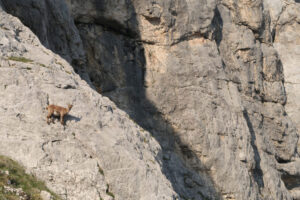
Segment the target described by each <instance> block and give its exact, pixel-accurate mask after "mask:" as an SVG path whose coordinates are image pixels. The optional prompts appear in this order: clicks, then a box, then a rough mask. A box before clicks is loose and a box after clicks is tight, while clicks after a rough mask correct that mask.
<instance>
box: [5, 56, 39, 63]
mask: <svg viewBox="0 0 300 200" xmlns="http://www.w3.org/2000/svg"><path fill="white" fill-rule="evenodd" d="M8 59H9V60H13V61H17V62H23V63H31V62H33V60H30V59H28V58H24V57H16V56H11V57H9V58H8Z"/></svg>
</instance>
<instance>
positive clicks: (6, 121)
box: [0, 11, 177, 200]
mask: <svg viewBox="0 0 300 200" xmlns="http://www.w3.org/2000/svg"><path fill="white" fill-rule="evenodd" d="M0 19H1V22H0V45H1V47H0V71H1V72H0V73H1V78H0V85H1V86H0V111H1V117H0V127H1V129H0V154H4V155H7V156H9V157H11V158H14V159H15V160H17V161H19V162H20V163H21V164H23V165H24V166H25V167H26V168H27V170H28V171H29V172H31V173H33V174H35V175H37V176H38V177H39V178H41V179H43V180H44V181H46V183H47V185H48V186H49V188H51V189H52V190H53V191H55V192H56V193H57V194H59V195H60V196H61V197H62V199H87V200H88V199H114V197H115V198H116V199H149V200H150V199H151V200H152V199H173V198H176V196H177V194H176V193H175V192H174V191H173V189H172V186H171V183H170V182H169V181H168V180H167V179H166V177H165V175H164V174H163V173H162V171H161V164H160V163H161V162H162V157H161V156H160V152H161V148H160V146H159V144H158V143H157V142H156V141H155V140H154V138H153V137H152V136H151V135H150V134H149V133H148V132H146V131H145V130H143V129H142V128H140V127H139V126H138V125H136V124H135V123H134V122H133V121H132V120H130V119H129V117H128V115H127V114H126V113H125V112H123V111H121V110H119V109H117V108H116V106H115V105H114V104H113V103H112V102H111V101H109V100H108V98H107V97H102V96H101V95H100V94H98V93H97V92H96V91H94V90H93V89H91V88H90V87H89V85H88V84H87V83H85V82H84V81H82V80H81V79H80V78H79V76H78V75H76V74H75V73H74V71H73V69H72V67H71V66H70V65H69V64H68V63H67V62H66V61H65V60H63V59H62V58H61V57H59V56H58V55H56V54H54V53H53V52H51V51H50V50H48V49H46V48H45V47H43V46H42V45H41V44H40V42H39V40H38V39H37V37H36V36H35V35H34V34H33V33H32V32H31V31H30V30H29V29H28V28H26V27H25V26H24V25H22V24H21V23H20V21H19V20H18V19H17V18H15V17H12V16H11V15H8V14H6V13H5V12H3V11H0ZM47 103H50V104H52V103H54V104H58V105H66V104H67V103H72V104H73V105H74V107H73V108H72V110H71V112H70V115H69V116H68V117H66V126H65V127H63V126H61V125H60V123H55V124H51V125H47V123H46V115H47V112H46V109H45V107H46V105H47ZM57 122H58V121H57Z"/></svg>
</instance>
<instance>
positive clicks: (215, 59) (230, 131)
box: [2, 0, 300, 200]
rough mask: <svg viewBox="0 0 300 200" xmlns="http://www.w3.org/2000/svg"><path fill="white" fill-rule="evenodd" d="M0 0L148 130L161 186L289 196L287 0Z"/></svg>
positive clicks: (293, 155)
mask: <svg viewBox="0 0 300 200" xmlns="http://www.w3.org/2000/svg"><path fill="white" fill-rule="evenodd" d="M2 2H3V5H4V7H5V9H6V11H7V12H9V13H12V14H13V15H15V16H18V17H19V18H20V19H21V20H22V21H23V22H24V24H26V25H27V26H29V27H30V28H31V29H32V30H33V31H34V32H35V34H37V36H38V37H39V38H40V40H41V42H42V43H43V44H44V45H45V46H46V47H49V48H51V49H52V50H53V51H55V52H57V53H58V54H60V55H62V56H63V57H64V58H66V59H67V60H68V61H69V62H71V63H73V66H74V68H75V69H76V70H77V71H82V72H80V73H87V74H88V77H86V80H88V81H89V80H90V81H91V83H92V84H93V85H94V87H95V89H96V90H97V91H98V92H100V93H102V94H103V95H105V96H108V97H109V98H110V99H112V100H113V101H114V102H115V103H116V104H117V105H118V107H120V108H122V109H123V110H124V111H126V112H127V113H128V114H129V116H130V117H131V118H132V119H133V120H134V121H136V122H137V123H138V124H139V125H140V126H142V127H143V128H144V129H146V130H148V131H150V132H151V134H152V136H154V138H155V139H156V140H157V141H158V142H159V143H160V146H161V147H162V150H161V152H160V153H161V154H160V158H162V160H160V164H161V167H162V172H163V173H164V175H165V176H166V178H167V180H165V182H162V183H166V184H167V183H170V184H171V185H170V187H167V186H165V187H166V188H169V189H168V190H166V191H169V193H163V194H164V195H165V197H166V198H171V196H172V195H174V194H173V193H172V192H171V191H172V190H171V189H170V188H172V189H173V190H174V191H175V193H177V194H178V195H179V196H180V198H182V199H205V198H209V199H237V200H243V199H245V200H246V199H247V200H248V199H251V200H252V199H253V200H254V199H300V188H299V178H300V177H299V176H300V169H299V167H298V163H299V162H300V161H299V154H298V130H299V128H300V121H299V117H298V116H299V113H298V111H299V109H300V104H299V103H298V102H297V100H298V98H297V97H298V96H299V94H300V89H299V88H300V87H298V86H299V83H298V78H297V75H298V71H299V70H298V69H297V67H299V63H300V60H299V54H300V53H299V49H300V48H299V45H300V44H299V40H300V35H299V32H300V25H299V24H300V20H299V16H300V4H299V1H293V0H288V1H286V0H272V1H271V0H253V1H250V0H249V1H248V0H205V1H204V0H200V1H199V0H190V1H185V0H153V1H146V0H121V1H116V0H107V1H104V0H87V1H80V0H72V1H70V0H66V1H57V2H56V1H50V0H43V1H36V0H24V1H22V3H20V2H19V1H17V0H2ZM36 2H39V3H36ZM36 17H39V18H40V21H41V22H39V23H42V24H43V26H42V27H43V29H40V27H41V25H39V24H36V23H35V21H34V19H35V18H36ZM73 20H74V22H75V25H74V23H73ZM57 24H59V25H57ZM56 25H57V26H56ZM53 26H55V28H54V27H53ZM42 30H43V31H42ZM57 37H58V38H57ZM47 38H48V39H47ZM63 38H66V39H65V40H64V39H63ZM73 38H74V39H73ZM83 52H85V55H84V54H83ZM29 54H30V53H27V55H29ZM26 80H27V79H26ZM61 81H62V83H61V85H60V86H59V87H61V88H64V87H65V88H70V87H71V88H72V86H69V85H72V83H68V79H66V80H64V79H63V78H62V79H61ZM38 82H39V81H38V80H37V81H36V83H38ZM77 82H79V78H78V81H77ZM54 84H55V83H54ZM86 88H87V86H86ZM73 90H75V89H73ZM73 90H72V89H71V91H73ZM67 91H70V90H67ZM75 91H76V90H75ZM89 91H90V90H89ZM93 94H95V95H96V93H93ZM99 98H100V97H99ZM77 99H78V98H77ZM112 116H114V114H112ZM98 117H99V118H94V120H95V121H101V119H102V118H101V116H98ZM83 119H84V117H83V118H82V120H80V121H79V122H80V123H81V121H83ZM75 121H76V120H75ZM79 122H78V123H79ZM86 123H87V124H88V122H86ZM74 124H75V125H76V123H74ZM27 126H31V125H27ZM123 128H124V127H123ZM121 129H122V128H121ZM121 129H120V131H121ZM88 130H90V129H88ZM127 134H128V135H130V136H131V137H132V138H135V136H134V135H131V134H130V133H127ZM62 135H66V134H62ZM76 135H77V134H76ZM100 135H101V134H100ZM99 137H100V136H99ZM103 137H104V136H103ZM105 137H107V140H109V141H111V140H113V139H111V138H110V137H111V136H110V135H106V136H105ZM128 137H129V136H128ZM135 139H136V138H135ZM86 140H89V139H86ZM75 144H77V143H75ZM90 145H91V146H93V147H94V145H92V144H90ZM101 145H103V144H102V143H101ZM124 145H125V144H124ZM128 145H129V144H128ZM125 146H126V145H125ZM89 148H90V147H89ZM94 148H101V147H98V146H97V147H94ZM124 148H125V147H124ZM157 148H158V147H157ZM102 150H103V149H99V151H95V152H96V155H98V156H100V155H103V154H105V155H107V156H110V155H109V153H110V152H107V153H106V152H103V151H102ZM120 155H123V156H124V154H123V153H121V154H120ZM141 155H143V154H141ZM126 156H127V155H126ZM126 156H125V157H126ZM121 163H122V162H121ZM142 163H144V164H145V162H142ZM106 169H107V168H106ZM104 171H105V170H104ZM158 171H159V170H158ZM122 174H124V173H123V172H122ZM124 176H125V175H124ZM105 177H106V176H105ZM159 177H160V176H159ZM137 179H138V180H137ZM110 180H111V178H110V179H109V178H107V180H106V181H108V182H110V183H111V182H112V181H110ZM113 180H115V179H113ZM122 180H123V179H122ZM133 180H134V181H133ZM139 180H141V181H142V180H143V179H141V176H139V175H137V176H133V177H128V179H127V181H128V182H130V183H131V181H133V182H139ZM113 183H114V186H113V187H114V188H113V189H115V190H116V188H118V189H117V190H116V192H117V194H116V195H119V196H118V197H119V198H120V199H128V196H126V195H127V193H126V192H123V189H119V188H123V187H122V186H121V185H123V184H126V183H121V184H119V185H118V184H117V182H116V181H115V182H113ZM157 187H158V188H159V189H162V188H161V187H160V186H157ZM163 190H164V189H163ZM140 191H141V192H142V191H143V188H141V190H140ZM144 193H147V194H149V192H147V191H144ZM155 194H156V193H155ZM168 195H169V196H168ZM167 196H168V197H167ZM156 197H157V196H156ZM131 199H139V197H138V196H134V197H132V198H131ZM157 199H160V198H157Z"/></svg>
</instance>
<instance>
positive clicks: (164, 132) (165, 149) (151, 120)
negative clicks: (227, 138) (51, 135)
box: [99, 1, 222, 200]
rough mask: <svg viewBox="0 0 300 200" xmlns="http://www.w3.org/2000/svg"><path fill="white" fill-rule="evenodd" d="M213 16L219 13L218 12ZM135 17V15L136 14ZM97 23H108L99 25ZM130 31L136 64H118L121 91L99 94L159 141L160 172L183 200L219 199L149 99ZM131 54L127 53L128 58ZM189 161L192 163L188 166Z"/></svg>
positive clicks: (142, 58) (143, 62) (142, 64)
mask: <svg viewBox="0 0 300 200" xmlns="http://www.w3.org/2000/svg"><path fill="white" fill-rule="evenodd" d="M129 2H131V1H128V3H129ZM128 8H129V9H134V5H133V3H132V2H131V5H128ZM216 13H217V14H218V11H216ZM217 14H216V16H215V19H214V20H215V21H218V23H219V24H222V21H220V19H221V18H220V16H218V15H217ZM134 15H135V16H136V14H134ZM102 20H105V19H102ZM131 23H133V24H136V25H138V20H137V19H131ZM99 24H107V23H105V22H99ZM135 27H138V26H135ZM215 28H216V29H218V30H217V31H216V32H217V35H215V38H217V39H219V42H220V41H221V39H222V38H220V35H219V34H221V30H220V29H221V28H222V27H221V28H220V27H215ZM132 32H136V33H137V36H136V37H135V38H132V37H128V38H127V40H130V41H131V42H128V44H129V45H135V46H132V47H130V48H128V49H129V50H130V49H132V51H136V50H137V49H138V51H139V52H138V53H132V55H135V58H134V59H133V60H134V61H135V62H134V64H132V63H131V64H128V63H126V62H124V63H120V66H121V67H120V68H119V69H120V70H121V71H122V74H124V75H125V77H124V80H125V84H124V85H123V86H122V88H118V87H116V88H115V89H113V90H105V89H104V90H103V92H102V95H105V96H107V97H109V98H110V99H111V100H113V101H114V102H115V103H116V104H117V105H118V107H119V108H121V109H123V110H124V111H126V112H127V113H128V115H129V116H130V117H131V118H132V119H133V120H134V121H135V122H136V123H137V124H139V125H140V126H141V127H143V128H144V129H145V130H147V131H149V132H150V133H151V134H152V136H153V137H154V138H155V139H156V140H157V141H158V142H159V144H160V146H161V147H162V151H161V152H160V153H159V155H158V157H159V158H158V160H159V162H161V163H162V172H163V173H164V174H165V176H166V177H167V178H168V180H169V181H170V183H171V184H172V187H173V189H174V191H175V192H176V193H177V194H178V195H179V196H180V197H181V198H182V199H195V200H202V199H222V197H221V195H219V193H218V191H217V190H216V189H215V186H214V184H213V181H212V179H211V178H210V176H209V175H208V173H206V172H205V171H201V170H200V169H203V166H202V164H201V161H200V160H199V159H198V157H197V155H196V153H195V152H194V151H193V150H192V149H190V148H189V145H187V144H184V143H183V142H182V141H181V138H180V137H179V136H178V134H177V133H176V131H175V130H174V128H173V127H172V125H171V124H170V123H169V122H168V121H167V120H166V119H165V118H164V116H163V114H162V113H161V112H160V111H159V110H158V109H157V108H156V106H155V105H154V104H153V103H152V102H151V101H150V100H148V98H147V96H146V90H145V89H146V88H145V86H144V75H145V67H146V58H145V52H144V47H143V44H142V43H140V42H138V41H140V36H139V30H138V29H136V30H133V31H132ZM131 36H132V35H131ZM217 42H218V41H217ZM130 53H131V52H128V55H129V54H130ZM128 57H129V56H128ZM128 66H130V67H128ZM106 80H108V79H106ZM102 84H107V83H102ZM111 84H113V85H117V84H114V83H111ZM108 85H110V84H108ZM121 99H128V100H121ZM190 160H191V162H192V163H189V161H190ZM195 163H197V165H195Z"/></svg>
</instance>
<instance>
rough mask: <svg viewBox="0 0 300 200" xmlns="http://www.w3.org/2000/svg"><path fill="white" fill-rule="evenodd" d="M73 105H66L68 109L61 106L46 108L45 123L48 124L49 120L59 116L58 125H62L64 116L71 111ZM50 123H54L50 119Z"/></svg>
mask: <svg viewBox="0 0 300 200" xmlns="http://www.w3.org/2000/svg"><path fill="white" fill-rule="evenodd" d="M72 107H73V105H70V104H68V108H64V107H61V106H56V105H53V104H51V105H48V106H47V107H46V108H47V110H48V115H47V123H48V124H50V122H49V119H50V118H51V117H52V116H53V117H54V116H60V123H61V124H62V125H64V124H65V123H64V116H65V115H66V114H68V113H69V112H70V110H71V108H72ZM52 123H54V120H53V118H52Z"/></svg>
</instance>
